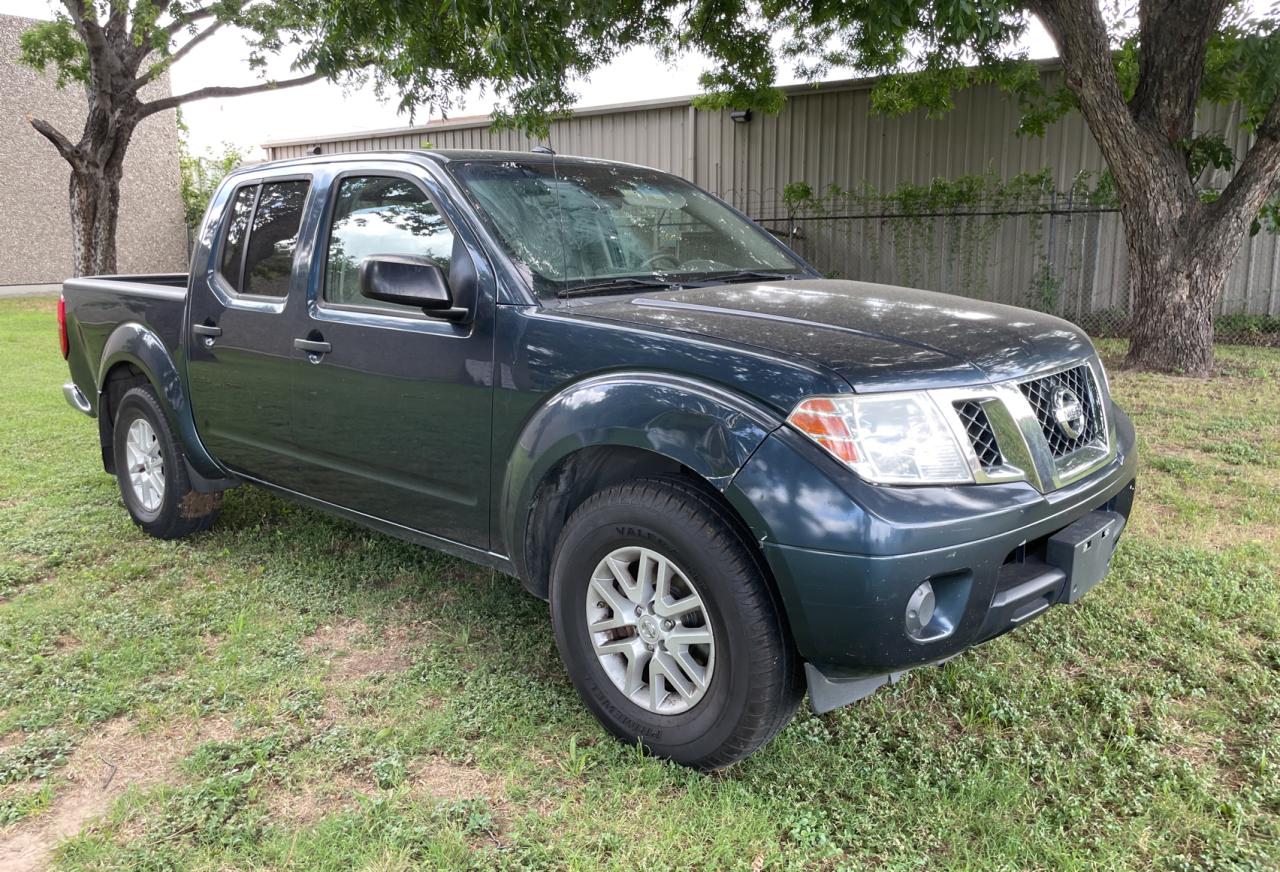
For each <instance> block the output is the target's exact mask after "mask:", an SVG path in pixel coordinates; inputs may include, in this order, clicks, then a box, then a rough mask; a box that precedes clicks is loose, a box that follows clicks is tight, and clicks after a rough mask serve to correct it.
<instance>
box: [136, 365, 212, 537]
mask: <svg viewBox="0 0 1280 872" xmlns="http://www.w3.org/2000/svg"><path fill="white" fill-rule="evenodd" d="M112 434H113V435H112V450H113V451H114V455H115V467H116V479H117V481H118V482H119V484H120V495H121V496H122V497H123V498H124V504H125V507H126V508H127V509H128V510H129V514H130V515H131V516H132V517H133V520H134V523H136V524H137V525H138V526H139V527H141V528H142V529H143V530H144V531H145V532H147V533H149V534H150V535H152V536H155V537H157V538H160V539H179V538H181V537H183V536H189V535H191V534H192V533H198V532H200V531H201V530H207V529H209V527H210V526H212V525H213V522H214V520H215V519H216V518H217V517H218V510H219V508H220V507H221V506H222V494H220V493H214V494H204V493H200V492H199V491H197V490H195V489H194V488H192V487H191V482H190V480H189V479H188V477H187V468H186V464H185V462H184V460H183V455H182V447H181V446H180V445H179V444H178V442H177V440H176V439H174V437H173V433H172V431H171V430H170V429H169V421H168V419H167V418H166V417H165V414H164V410H163V409H162V408H161V406H160V402H159V400H157V399H156V395H155V391H154V390H153V389H152V388H151V386H150V385H139V386H138V387H135V388H131V389H130V390H129V391H127V392H126V393H125V394H124V396H123V397H121V398H120V402H119V403H118V404H117V407H116V419H115V424H114V427H113V431H112Z"/></svg>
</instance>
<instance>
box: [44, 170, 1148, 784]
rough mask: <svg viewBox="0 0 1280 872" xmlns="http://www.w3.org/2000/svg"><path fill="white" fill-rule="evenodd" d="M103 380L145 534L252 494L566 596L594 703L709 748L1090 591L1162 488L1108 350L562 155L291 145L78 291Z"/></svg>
mask: <svg viewBox="0 0 1280 872" xmlns="http://www.w3.org/2000/svg"><path fill="white" fill-rule="evenodd" d="M60 317H61V321H62V330H63V335H62V338H63V343H64V344H63V347H64V351H65V352H66V355H67V361H68V364H69V366H70V369H71V381H70V382H69V383H68V384H67V385H66V387H65V392H66V396H67V399H68V400H69V402H70V403H71V404H72V405H73V406H74V407H75V408H77V409H79V410H80V411H82V412H84V413H85V414H87V415H89V416H91V417H95V418H96V419H97V421H98V436H99V440H100V443H101V446H102V462H103V466H104V467H105V468H106V470H107V471H108V472H111V473H114V474H115V475H116V476H117V478H118V479H119V483H120V490H121V493H122V494H123V498H124V503H125V506H126V507H127V508H128V510H129V512H130V514H131V515H132V516H133V518H134V520H135V521H136V522H137V523H138V525H139V526H140V527H141V528H142V529H143V530H145V531H146V532H148V533H150V534H152V535H154V536H160V537H165V538H171V537H177V536H185V535H188V534H191V533H195V532H198V531H200V530H204V529H206V528H208V527H209V526H210V525H211V524H212V523H213V522H214V518H215V516H216V515H217V512H218V508H219V506H220V505H221V501H222V492H223V491H224V490H225V489H227V488H229V487H232V486H234V485H239V484H242V483H248V484H255V485H259V486H261V487H265V488H269V489H270V490H272V491H275V492H277V493H280V494H282V495H284V496H287V497H290V498H293V499H296V500H299V501H302V502H304V503H307V504H309V505H313V506H316V507H318V508H321V509H324V510H327V511H331V512H335V513H337V514H339V515H342V516H345V517H347V518H350V519H352V520H354V521H356V522H357V523H360V524H364V525H367V526H369V527H373V528H375V529H378V530H382V531H384V532H386V533H389V534H391V535H393V536H399V537H401V538H404V539H408V540H410V541H413V542H418V543H421V544H423V545H427V546H430V547H433V548H438V549H440V550H442V551H446V552H448V553H450V554H455V555H458V556H460V557H463V558H466V559H468V560H472V561H475V562H477V563H480V564H483V565H486V566H490V567H494V568H496V569H498V570H500V571H502V572H505V573H508V574H510V575H512V576H515V577H516V578H518V579H520V581H521V582H522V583H523V584H524V585H525V587H527V588H528V589H529V591H530V592H531V593H533V594H534V595H536V596H539V597H543V598H545V599H547V600H549V602H550V605H551V619H552V623H553V625H554V629H555V638H556V644H557V645H558V647H559V649H560V654H561V656H562V657H563V659H564V662H565V664H566V666H567V667H568V671H569V674H570V676H571V677H572V679H573V682H574V683H575V685H576V686H577V688H578V690H579V692H580V693H581V695H582V698H583V700H584V701H585V702H586V704H587V705H588V706H589V707H590V708H591V710H592V712H594V713H595V715H596V716H597V717H598V718H599V719H600V721H601V723H602V724H603V725H604V726H605V727H606V728H607V729H608V730H610V731H611V732H612V733H614V734H615V735H617V736H619V737H621V738H622V739H624V740H626V741H628V742H636V741H639V742H642V743H643V744H644V745H645V746H646V747H647V748H649V749H650V750H651V751H652V752H654V753H657V754H661V755H664V756H667V757H670V758H672V759H674V760H677V761H680V762H682V763H685V764H689V765H692V766H697V767H700V768H704V769H709V768H715V767H718V766H723V765H727V764H729V763H732V762H734V761H736V760H738V759H741V758H742V757H744V756H746V755H747V754H749V753H751V752H752V751H753V750H755V749H756V748H758V747H759V746H761V745H762V744H764V743H765V742H767V741H768V740H769V739H770V738H771V737H772V736H773V735H774V734H776V733H777V732H778V731H779V730H780V729H782V727H783V726H785V725H786V724H787V722H788V721H789V719H790V718H791V716H792V714H793V713H794V711H795V709H796V706H797V705H798V704H799V701H800V698H801V697H802V696H803V694H804V692H805V691H806V690H807V691H808V693H809V698H810V701H811V704H812V706H813V707H814V709H815V710H817V711H819V712H822V711H827V710H829V709H831V708H834V707H836V706H839V705H843V704H845V703H848V702H852V701H853V700H856V699H858V698H860V697H863V696H865V695H867V694H869V693H871V692H872V691H874V690H875V689H876V688H877V687H879V686H881V685H883V684H885V683H886V682H889V681H893V680H894V679H896V678H897V676H899V675H900V674H901V673H902V672H904V671H906V670H908V669H911V668H912V667H915V666H920V665H924V664H931V663H938V662H940V661H943V660H946V659H947V658H949V657H952V656H954V655H956V654H958V653H959V652H961V651H963V650H964V649H966V648H969V647H971V646H973V645H976V644H978V643H980V642H984V641H986V640H988V639H991V638H993V637H995V636H998V635H1000V634H1001V633H1004V632H1006V631H1008V630H1010V629H1013V628H1014V627H1016V626H1018V625H1019V624H1022V623H1025V622H1027V621H1029V620H1031V619H1032V618H1034V617H1036V616H1037V615H1039V614H1041V613H1042V612H1044V611H1045V610H1046V609H1048V608H1049V607H1050V606H1052V605H1054V604H1057V603H1071V602H1075V601H1076V600H1077V599H1078V598H1079V597H1081V596H1083V595H1084V594H1085V593H1086V592H1087V591H1088V590H1089V589H1090V588H1091V587H1092V586H1093V585H1095V584H1096V583H1097V582H1098V581H1099V580H1100V579H1101V578H1102V577H1103V575H1104V574H1105V573H1106V571H1107V565H1108V562H1109V560H1110V557H1111V554H1112V551H1113V549H1114V547H1115V544H1116V539H1117V538H1118V537H1119V535H1120V533H1121V530H1122V529H1123V528H1124V525H1125V520H1126V518H1127V516H1128V514H1129V510H1130V506H1131V505H1132V502H1133V489H1134V474H1135V468H1136V456H1135V452H1134V433H1133V426H1132V424H1131V423H1130V421H1129V419H1128V417H1126V416H1125V414H1124V413H1123V412H1122V411H1121V410H1120V409H1119V408H1117V407H1116V405H1115V404H1114V403H1113V402H1112V401H1111V396H1110V392H1109V389H1108V385H1107V378H1106V373H1105V372H1104V371H1103V368H1102V364H1101V362H1100V361H1099V359H1098V356H1097V354H1096V353H1095V351H1094V349H1093V346H1092V345H1091V344H1090V342H1089V340H1088V338H1087V337H1086V336H1085V335H1083V334H1082V333H1081V332H1080V331H1079V330H1077V329H1076V328H1075V327H1073V326H1071V325H1070V324H1068V323H1066V322H1064V321H1061V320H1058V319H1056V318H1052V317H1049V316H1046V315H1042V314H1038V313H1035V312H1030V311H1026V310H1022V309H1015V308H1010V307H1007V306H999V305H994V304H989V303H983V302H978V301H974V300H969V299H961V298H957V297H950V296H945V295H941V294H934V293H928V292H924V291H918V290H911V289H908V288H898V287H888V286H884V285H873V284H867V283H863V282H852V281H833V280H828V279H823V278H822V277H820V276H819V275H818V274H817V273H816V272H815V271H814V270H813V269H812V268H811V267H809V266H808V265H807V264H805V263H804V262H803V261H802V260H801V259H800V258H798V257H797V256H796V255H795V254H793V253H792V252H790V251H789V250H788V249H787V248H786V247H785V246H783V245H782V244H780V243H779V242H778V241H777V240H776V239H774V238H773V237H772V236H771V235H770V234H769V233H767V232H766V231H765V230H763V229H762V228H760V227H758V226H757V225H755V224H753V223H752V222H751V221H749V220H748V219H747V218H745V217H744V216H743V215H741V214H739V213H738V212H736V211H735V210H733V209H732V208H730V207H728V206H727V205H725V204H724V203H722V202H721V201H719V200H717V199H716V198H714V197H712V196H710V195H708V194H706V193H705V192H703V191H701V190H699V189H697V188H695V187H693V186H692V185H690V184H688V183H686V182H684V181H682V180H680V179H678V178H675V177H673V176H669V175H666V174H664V173H659V172H655V171H653V170H648V169H643V168H640V167H634V166H627V165H624V164H618V163H609V162H604V161H594V160H585V159H579V158H565V157H557V156H554V155H550V154H516V153H501V152H460V151H459V152H449V151H424V152H397V153H381V154H369V153H365V154H357V155H350V156H346V157H340V156H338V157H335V156H328V157H324V158H314V159H307V160H298V161H289V162H284V163H273V164H265V165H261V166H255V167H250V168H246V169H243V170H240V171H237V172H235V173H233V174H232V175H231V176H229V177H228V178H227V180H226V181H225V182H224V183H223V185H222V186H221V188H220V189H219V190H218V192H217V194H216V195H215V196H214V198H213V200H212V202H211V204H210V206H209V210H208V214H207V215H206V216H205V220H204V224H203V227H202V228H201V230H200V233H199V237H198V239H197V240H196V245H195V250H194V253H193V255H192V268H191V274H190V275H189V276H188V275H152V276H111V277H99V278H85V279H75V280H71V281H68V282H67V283H66V284H65V286H64V289H63V302H62V304H60Z"/></svg>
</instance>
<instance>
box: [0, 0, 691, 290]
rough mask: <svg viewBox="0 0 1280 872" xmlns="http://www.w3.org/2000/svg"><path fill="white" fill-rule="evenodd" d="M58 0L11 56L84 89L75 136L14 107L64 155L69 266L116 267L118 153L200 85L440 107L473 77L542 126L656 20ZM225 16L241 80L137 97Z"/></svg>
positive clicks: (461, 5) (349, 1)
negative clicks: (356, 88) (326, 87)
mask: <svg viewBox="0 0 1280 872" xmlns="http://www.w3.org/2000/svg"><path fill="white" fill-rule="evenodd" d="M60 2H61V4H62V7H63V9H62V10H61V11H60V12H59V13H58V14H57V16H56V17H55V18H54V19H53V20H52V21H47V22H42V23H40V24H37V25H35V26H34V27H32V28H31V29H29V30H28V31H27V32H26V33H24V34H23V35H22V40H21V60H22V61H23V62H24V63H26V64H27V65H29V66H31V67H34V68H36V69H38V70H41V71H47V70H51V71H52V73H53V75H54V77H55V82H56V83H57V85H58V87H67V86H79V87H82V88H83V89H84V92H85V97H86V102H87V108H88V111H87V116H86V119H85V124H84V129H83V130H82V131H81V133H80V135H79V137H78V138H74V137H73V136H71V135H69V134H68V133H65V132H63V131H60V130H58V129H57V128H55V127H54V126H53V125H52V124H50V123H49V122H48V121H45V120H44V119H41V118H39V117H37V116H36V115H35V114H32V115H28V116H27V117H28V120H29V122H30V123H31V126H32V127H34V128H35V129H36V130H37V131H39V133H40V134H41V135H42V136H44V137H45V138H46V139H47V140H49V142H51V143H52V144H53V147H54V148H56V149H57V150H58V153H59V154H60V155H62V157H63V158H64V159H65V160H66V162H67V163H68V164H69V165H70V168H71V182H70V213H71V229H72V233H71V238H72V252H73V258H74V260H73V269H74V272H75V274H76V275H86V274H90V273H109V272H114V271H115V270H116V242H115V237H116V222H117V217H118V214H119V204H120V179H121V175H122V172H123V167H124V158H125V154H126V153H127V151H128V148H129V142H130V139H131V138H132V136H133V133H134V131H135V130H136V129H137V126H138V124H139V123H140V122H142V121H143V120H144V119H146V118H148V117H150V116H152V115H155V114H156V113H158V112H163V111H165V110H168V109H175V108H177V107H178V106H181V105H183V104H185V103H189V102H192V101H194V100H201V99H205V98H209V97H229V96H234V95H239V94H252V93H255V92H260V91H267V90H272V89H279V88H292V87H297V86H299V85H305V84H307V83H309V82H315V81H319V80H321V79H328V80H330V81H334V82H341V83H344V84H348V85H358V84H363V83H364V82H368V81H371V82H372V83H373V84H374V86H375V89H376V90H377V92H378V93H379V94H382V93H385V92H393V93H395V94H396V95H398V97H399V104H398V105H399V108H401V109H402V110H405V111H408V112H410V113H412V112H413V111H414V110H415V109H416V108H418V107H431V108H435V109H439V110H442V111H443V110H447V109H448V108H450V107H451V106H452V105H453V103H454V102H455V101H456V100H457V98H458V97H459V95H461V94H463V93H465V92H466V91H467V90H468V89H470V88H473V87H481V88H488V89H489V90H491V91H492V93H493V94H494V96H495V97H497V98H498V99H499V100H500V107H501V108H500V110H499V113H498V114H499V119H500V120H501V121H502V122H504V123H509V124H516V125H520V126H523V127H526V128H528V129H531V130H535V131H536V130H538V129H540V128H542V129H545V123H546V119H547V117H548V115H549V114H550V113H554V112H557V111H560V110H563V109H565V108H567V107H568V106H569V105H571V103H572V94H571V93H570V90H569V83H570V81H571V79H572V77H573V76H574V75H581V74H584V73H586V72H589V71H590V70H592V69H594V68H595V67H596V66H597V65H598V64H601V63H606V62H608V60H609V59H610V58H611V57H612V56H613V55H614V54H615V53H616V52H617V51H618V49H619V48H620V47H625V46H627V45H630V44H634V43H638V42H645V41H650V40H653V39H655V38H656V35H657V34H659V33H660V32H662V31H663V30H664V29H665V28H666V27H667V19H666V18H665V17H664V16H663V14H662V10H661V8H660V6H659V4H658V3H656V2H650V0H594V2H593V0H569V2H563V0H492V2H491V0H454V2H451V3H444V4H440V3H429V4H421V3H418V2H414V0H278V2H277V0H60ZM231 28H236V29H238V30H239V31H240V32H242V33H243V35H244V36H245V39H246V42H247V44H248V52H249V55H248V64H249V66H250V68H251V69H253V70H255V71H257V72H258V73H259V75H260V77H261V78H260V81H258V82H256V83H253V84H249V85H221V84H210V85H208V86H205V87H201V88H197V89H196V90H193V91H189V92H186V93H182V94H173V95H170V96H160V97H155V98H153V99H147V97H146V96H145V94H144V88H145V87H146V86H147V85H148V84H151V83H152V82H155V81H156V80H157V79H158V78H159V77H160V76H161V75H162V74H163V73H164V71H165V70H167V69H169V68H170V67H172V66H173V65H174V64H176V63H179V62H181V61H182V59H183V58H184V57H186V56H187V55H188V54H189V53H190V52H191V51H192V50H194V49H195V48H196V47H197V46H198V45H200V44H201V43H202V42H204V41H205V40H207V39H209V37H211V36H212V35H213V34H214V33H217V32H218V31H220V30H223V29H231ZM283 52H288V53H290V54H292V55H293V63H292V73H291V75H290V76H288V77H286V78H280V79H270V78H267V77H266V76H265V70H266V65H267V61H268V59H269V58H270V57H272V56H273V55H279V54H281V53H283Z"/></svg>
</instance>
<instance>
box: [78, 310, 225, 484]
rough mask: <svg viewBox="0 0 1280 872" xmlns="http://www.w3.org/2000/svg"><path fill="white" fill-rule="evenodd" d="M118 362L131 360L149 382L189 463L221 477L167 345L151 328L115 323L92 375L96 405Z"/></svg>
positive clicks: (100, 403) (207, 474)
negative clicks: (197, 424)
mask: <svg viewBox="0 0 1280 872" xmlns="http://www.w3.org/2000/svg"><path fill="white" fill-rule="evenodd" d="M120 363H130V364H133V365H134V366H136V367H137V368H138V369H140V370H141V371H142V374H143V375H144V376H146V378H147V380H148V381H149V382H150V383H151V386H152V387H153V388H154V389H155V391H156V396H157V397H158V398H159V400H160V406H161V408H163V409H164V413H165V416H166V417H167V418H168V419H169V426H170V427H171V428H172V429H173V432H174V435H176V436H177V437H178V441H179V442H181V443H182V449H183V452H184V453H185V454H186V457H187V461H188V463H189V465H190V466H191V467H192V468H193V469H194V470H195V471H196V472H198V473H199V474H200V475H202V476H204V477H206V478H208V479H211V480H219V479H223V478H225V477H226V473H225V472H224V471H223V470H222V469H221V467H219V466H218V463H217V462H216V461H215V460H214V459H213V457H211V456H210V455H209V452H208V451H206V450H205V447H204V444H203V443H201V441H200V437H199V435H198V434H197V433H196V422H195V416H194V415H193V414H192V412H191V402H190V399H189V398H188V397H187V391H186V387H185V385H184V384H183V381H182V375H181V374H180V373H179V372H178V367H177V364H175V363H174V360H173V357H172V356H170V354H169V349H168V348H166V347H165V344H164V342H163V341H162V340H161V339H160V337H159V336H157V335H156V334H155V332H154V331H152V330H151V329H149V328H147V327H145V326H144V325H142V324H139V323H137V322H136V321H126V322H125V323H123V324H121V325H120V326H118V327H116V329H115V330H113V331H112V332H111V335H110V336H108V337H107V341H106V342H105V343H104V344H103V346H102V363H101V365H100V366H99V367H98V377H97V379H96V382H97V384H96V387H97V395H98V396H97V400H98V403H97V407H98V409H102V408H103V401H104V397H103V393H104V391H105V390H106V381H107V373H109V372H111V370H112V368H113V367H115V366H116V365H117V364H120ZM104 421H105V419H104ZM104 426H105V425H104Z"/></svg>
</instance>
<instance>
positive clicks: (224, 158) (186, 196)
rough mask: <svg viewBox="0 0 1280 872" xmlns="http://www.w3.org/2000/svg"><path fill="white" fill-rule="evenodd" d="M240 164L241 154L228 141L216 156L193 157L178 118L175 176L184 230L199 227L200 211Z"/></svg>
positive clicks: (184, 130)
mask: <svg viewBox="0 0 1280 872" xmlns="http://www.w3.org/2000/svg"><path fill="white" fill-rule="evenodd" d="M242 163H244V152H242V151H241V150H240V149H238V148H236V147H235V146H234V145H232V144H231V143H229V142H224V143H223V144H222V150H221V151H220V152H218V153H217V154H210V153H208V152H205V153H204V154H193V153H192V152H191V149H190V147H189V146H188V145H187V126H186V125H185V124H183V123H182V116H181V115H179V116H178V175H179V179H180V182H181V185H182V211H183V214H184V216H185V218H186V219H187V227H188V228H189V229H190V230H192V231H194V230H197V229H198V228H199V226H200V221H201V219H202V218H203V217H204V211H205V209H207V208H208V207H209V200H210V199H211V198H212V197H213V192H214V191H216V190H217V189H218V185H219V184H221V183H222V180H223V179H224V178H226V176H227V174H228V173H229V172H231V171H232V170H234V169H235V168H236V167H238V166H240V164H242Z"/></svg>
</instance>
